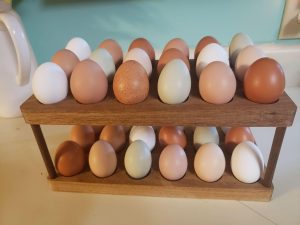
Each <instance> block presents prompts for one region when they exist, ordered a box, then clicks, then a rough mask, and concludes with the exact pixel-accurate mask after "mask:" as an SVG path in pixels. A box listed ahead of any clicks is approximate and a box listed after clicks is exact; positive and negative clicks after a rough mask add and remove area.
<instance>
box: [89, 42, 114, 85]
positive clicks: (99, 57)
mask: <svg viewBox="0 0 300 225" xmlns="http://www.w3.org/2000/svg"><path fill="white" fill-rule="evenodd" d="M90 59H91V60H93V61H95V62H96V63H98V65H99V66H100V67H101V68H102V70H103V72H104V73H105V75H106V77H107V79H108V81H112V80H113V77H114V75H115V72H116V66H115V63H114V59H113V57H112V56H111V54H110V53H109V52H108V51H107V50H106V49H104V48H97V49H96V50H95V51H93V52H92V53H91V55H90Z"/></svg>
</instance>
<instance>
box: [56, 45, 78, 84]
mask: <svg viewBox="0 0 300 225" xmlns="http://www.w3.org/2000/svg"><path fill="white" fill-rule="evenodd" d="M51 61H52V62H54V63H56V64H57V65H59V66H60V67H61V68H62V69H63V71H64V72H65V73H66V75H67V77H68V78H70V76H71V73H72V71H73V69H74V67H75V66H76V65H77V63H79V59H78V57H77V56H76V55H75V54H74V53H73V52H72V51H70V50H68V49H61V50H58V51H57V52H56V53H55V54H54V55H53V56H52V59H51Z"/></svg>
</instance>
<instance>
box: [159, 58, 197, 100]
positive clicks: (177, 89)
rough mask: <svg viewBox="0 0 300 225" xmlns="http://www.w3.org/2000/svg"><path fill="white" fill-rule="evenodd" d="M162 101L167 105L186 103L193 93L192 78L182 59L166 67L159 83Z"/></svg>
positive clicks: (173, 61)
mask: <svg viewBox="0 0 300 225" xmlns="http://www.w3.org/2000/svg"><path fill="white" fill-rule="evenodd" d="M157 90H158V95H159V97H160V99H161V100H162V101H163V102H164V103H167V104H180V103H182V102H184V101H185V100H186V99H187V98H188V97H189V94H190V91H191V76H190V72H189V70H188V68H187V66H186V64H185V63H184V62H183V61H182V60H181V59H173V60H172V61H170V62H169V63H167V64H166V65H165V67H164V68H163V70H162V71H161V73H160V76H159V78H158V83H157Z"/></svg>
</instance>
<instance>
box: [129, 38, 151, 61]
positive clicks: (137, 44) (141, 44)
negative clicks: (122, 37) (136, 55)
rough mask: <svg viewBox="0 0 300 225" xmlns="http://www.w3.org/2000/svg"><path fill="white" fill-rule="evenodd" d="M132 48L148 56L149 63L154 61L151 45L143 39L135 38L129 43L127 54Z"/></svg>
mask: <svg viewBox="0 0 300 225" xmlns="http://www.w3.org/2000/svg"><path fill="white" fill-rule="evenodd" d="M133 48H141V49H143V50H144V51H145V52H146V53H147V54H148V56H149V58H150V60H151V61H154V60H155V51H154V48H153V46H152V45H151V43H150V42H149V41H148V40H147V39H145V38H137V39H135V40H133V42H131V44H130V46H129V48H128V52H129V51H130V50H131V49H133Z"/></svg>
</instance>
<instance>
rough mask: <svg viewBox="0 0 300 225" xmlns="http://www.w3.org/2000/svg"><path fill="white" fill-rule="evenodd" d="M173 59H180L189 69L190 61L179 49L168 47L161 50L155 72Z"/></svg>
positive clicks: (158, 71)
mask: <svg viewBox="0 0 300 225" xmlns="http://www.w3.org/2000/svg"><path fill="white" fill-rule="evenodd" d="M173 59H181V60H182V61H183V62H184V63H185V65H186V66H187V68H188V69H189V70H190V62H189V60H188V59H187V58H186V57H185V55H183V53H182V52H181V51H179V50H178V49H176V48H170V49H168V50H166V51H165V52H163V54H162V55H161V56H160V58H159V61H158V63H157V74H160V72H161V71H162V69H163V68H164V67H165V65H166V64H167V63H168V62H170V61H171V60H173Z"/></svg>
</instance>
